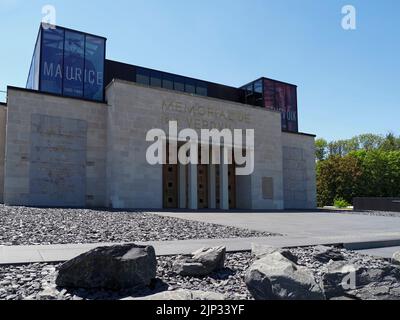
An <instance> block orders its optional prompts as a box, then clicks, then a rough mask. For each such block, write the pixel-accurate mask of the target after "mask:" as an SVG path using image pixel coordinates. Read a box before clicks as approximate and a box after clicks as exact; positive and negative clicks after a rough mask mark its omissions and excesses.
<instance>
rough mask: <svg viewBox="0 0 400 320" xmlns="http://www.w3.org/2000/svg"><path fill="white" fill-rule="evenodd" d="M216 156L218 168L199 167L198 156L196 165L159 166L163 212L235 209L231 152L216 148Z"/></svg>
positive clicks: (212, 165)
mask: <svg viewBox="0 0 400 320" xmlns="http://www.w3.org/2000/svg"><path fill="white" fill-rule="evenodd" d="M199 149H202V148H199ZM211 149H212V148H211ZM212 152H213V150H211V152H210V158H211V159H212V156H211V154H212ZM219 154H220V161H219V162H220V163H219V164H212V163H211V164H202V163H201V158H202V157H201V152H199V161H198V163H197V164H192V163H190V164H187V165H184V164H181V163H178V164H176V165H175V164H165V165H163V180H164V181H163V188H164V190H163V194H164V199H163V203H164V209H190V210H197V209H220V210H229V209H235V208H236V201H235V199H236V179H235V178H234V176H235V170H234V168H235V166H234V165H233V155H232V151H231V152H229V148H224V147H220V152H219ZM167 159H169V155H168V156H167ZM226 160H229V161H228V163H227V161H226ZM210 162H212V161H210ZM167 163H168V161H167ZM230 177H233V178H230Z"/></svg>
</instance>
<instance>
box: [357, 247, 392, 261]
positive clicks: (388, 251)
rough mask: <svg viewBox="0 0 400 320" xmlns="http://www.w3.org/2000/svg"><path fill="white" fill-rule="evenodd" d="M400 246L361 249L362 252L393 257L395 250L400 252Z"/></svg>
mask: <svg viewBox="0 0 400 320" xmlns="http://www.w3.org/2000/svg"><path fill="white" fill-rule="evenodd" d="M399 251H400V247H386V248H375V249H367V250H359V251H358V252H360V253H362V254H367V255H370V256H374V257H379V258H386V259H391V258H392V257H393V254H394V253H395V252H399Z"/></svg>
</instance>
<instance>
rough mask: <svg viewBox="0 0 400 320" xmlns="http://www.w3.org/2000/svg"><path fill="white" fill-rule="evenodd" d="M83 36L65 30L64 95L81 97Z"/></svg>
mask: <svg viewBox="0 0 400 320" xmlns="http://www.w3.org/2000/svg"><path fill="white" fill-rule="evenodd" d="M84 48H85V36H84V35H83V34H81V33H77V32H72V31H65V47H64V75H65V77H64V92H63V93H64V95H66V96H71V97H83V78H84V52H85V50H84Z"/></svg>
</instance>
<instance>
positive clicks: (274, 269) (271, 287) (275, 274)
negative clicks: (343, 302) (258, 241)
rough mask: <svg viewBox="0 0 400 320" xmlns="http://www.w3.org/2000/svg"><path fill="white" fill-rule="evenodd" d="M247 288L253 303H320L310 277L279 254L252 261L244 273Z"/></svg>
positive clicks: (320, 293) (320, 295)
mask: <svg viewBox="0 0 400 320" xmlns="http://www.w3.org/2000/svg"><path fill="white" fill-rule="evenodd" d="M245 281H246V285H247V288H248V289H249V291H250V292H251V294H252V295H253V297H254V298H255V299H256V300H324V299H325V297H324V294H323V292H322V289H321V288H320V287H319V285H318V284H317V283H316V281H315V279H314V276H313V275H312V273H311V272H310V271H309V270H308V269H307V268H305V267H300V266H297V265H296V264H295V263H293V262H292V261H290V260H289V259H287V258H286V257H284V256H283V255H282V254H281V253H279V252H273V253H271V254H269V255H265V256H264V257H263V258H261V259H259V260H256V261H255V262H254V264H253V265H252V266H251V267H250V268H249V270H248V271H247V273H246V276H245Z"/></svg>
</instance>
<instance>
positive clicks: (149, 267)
mask: <svg viewBox="0 0 400 320" xmlns="http://www.w3.org/2000/svg"><path fill="white" fill-rule="evenodd" d="M156 269H157V260H156V255H155V252H154V248H153V247H151V246H137V245H135V244H127V245H118V246H111V247H99V248H96V249H94V250H91V251H89V252H87V253H84V254H82V255H80V256H78V257H76V258H75V259H72V260H70V261H68V262H66V263H64V264H63V265H62V266H61V267H60V269H59V272H58V276H57V279H56V284H57V285H58V286H59V287H67V288H84V289H98V288H102V289H109V290H121V289H128V288H133V287H138V286H147V285H149V284H150V282H151V280H152V279H154V278H155V277H156Z"/></svg>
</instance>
